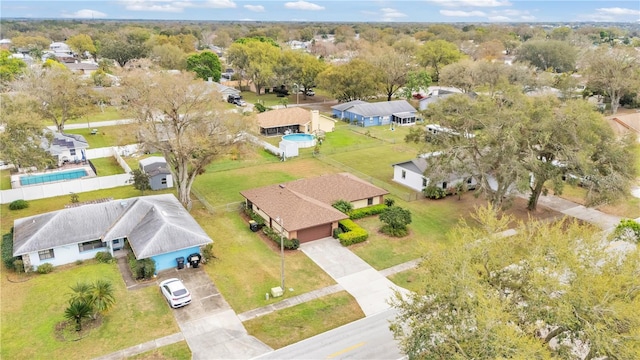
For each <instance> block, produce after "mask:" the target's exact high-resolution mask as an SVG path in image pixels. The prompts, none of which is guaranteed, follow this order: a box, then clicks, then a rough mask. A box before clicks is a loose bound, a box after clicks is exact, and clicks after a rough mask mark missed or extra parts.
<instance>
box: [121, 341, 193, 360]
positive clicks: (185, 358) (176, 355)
mask: <svg viewBox="0 0 640 360" xmlns="http://www.w3.org/2000/svg"><path fill="white" fill-rule="evenodd" d="M128 359H130V360H170V359H171V360H190V359H191V349H189V345H188V344H187V342H186V341H180V342H177V343H175V344H171V345H165V346H163V347H161V348H158V349H155V350H151V351H147V352H144V353H142V354H139V355H136V356H131V357H129V358H128Z"/></svg>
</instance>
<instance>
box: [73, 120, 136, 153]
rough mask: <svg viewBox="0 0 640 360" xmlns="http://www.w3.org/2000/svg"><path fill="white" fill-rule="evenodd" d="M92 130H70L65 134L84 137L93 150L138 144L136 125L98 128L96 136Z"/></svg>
mask: <svg viewBox="0 0 640 360" xmlns="http://www.w3.org/2000/svg"><path fill="white" fill-rule="evenodd" d="M91 130H92V128H83V129H69V130H65V132H66V133H69V134H78V135H82V136H84V138H85V139H86V140H87V142H88V143H89V147H90V148H92V149H97V148H103V147H110V146H124V145H130V144H135V143H137V140H136V131H135V130H136V125H135V124H122V125H115V126H105V127H101V128H98V133H97V134H95V135H91Z"/></svg>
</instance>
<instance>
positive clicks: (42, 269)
mask: <svg viewBox="0 0 640 360" xmlns="http://www.w3.org/2000/svg"><path fill="white" fill-rule="evenodd" d="M37 271H38V274H48V273H50V272H52V271H53V265H51V263H44V264H41V265H39V266H38V270H37Z"/></svg>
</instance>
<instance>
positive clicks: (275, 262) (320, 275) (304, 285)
mask: <svg viewBox="0 0 640 360" xmlns="http://www.w3.org/2000/svg"><path fill="white" fill-rule="evenodd" d="M196 204H197V205H195V206H194V210H193V211H192V214H193V215H194V217H195V219H196V220H197V221H198V223H199V224H200V225H201V226H202V227H203V228H204V230H205V231H206V232H207V234H209V236H211V238H212V239H213V241H214V243H213V250H214V254H215V256H216V259H214V260H213V261H212V262H209V263H207V264H206V265H205V266H204V268H205V270H206V272H207V274H209V276H210V277H211V279H213V282H214V283H215V284H216V286H217V287H218V289H220V292H221V293H222V294H223V295H224V298H225V300H227V302H229V305H231V307H232V308H233V309H234V310H235V311H236V312H237V313H241V312H245V311H248V310H252V309H256V308H259V307H262V306H265V305H268V304H272V303H275V302H278V301H281V300H282V299H283V298H275V299H274V298H271V297H270V298H269V300H266V296H265V294H266V293H268V292H269V291H270V289H271V288H272V287H276V286H280V251H279V249H278V247H277V246H269V243H266V242H265V240H262V239H261V238H260V237H259V236H258V234H257V233H254V232H251V231H250V230H249V226H248V223H247V221H246V220H245V219H243V218H241V217H240V215H239V213H238V212H225V211H220V212H217V213H216V214H214V215H213V216H212V215H210V214H209V213H207V212H206V210H204V209H203V208H202V205H199V203H196ZM268 241H271V240H268ZM273 244H275V243H273ZM333 284H334V281H333V280H332V279H331V278H330V277H329V275H327V274H326V273H324V272H323V271H322V269H320V268H319V267H318V266H317V265H316V264H315V263H314V262H313V261H311V260H310V259H309V258H308V257H306V256H305V255H304V253H302V252H301V251H295V250H294V251H286V252H285V286H286V288H287V291H285V294H284V298H287V297H291V296H296V295H300V294H303V293H305V292H308V291H312V290H316V289H319V288H322V287H325V286H329V285H333ZM289 289H293V291H289Z"/></svg>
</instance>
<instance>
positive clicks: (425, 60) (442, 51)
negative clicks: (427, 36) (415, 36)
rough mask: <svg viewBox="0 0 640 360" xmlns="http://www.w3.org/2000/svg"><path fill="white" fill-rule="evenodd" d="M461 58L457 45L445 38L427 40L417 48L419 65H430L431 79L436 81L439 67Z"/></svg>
mask: <svg viewBox="0 0 640 360" xmlns="http://www.w3.org/2000/svg"><path fill="white" fill-rule="evenodd" d="M461 58H462V53H461V52H460V50H458V47H457V46H456V45H455V44H453V43H450V42H448V41H445V40H432V41H427V42H425V43H424V45H422V46H421V47H420V48H418V61H419V62H420V65H422V66H427V67H430V68H431V69H432V70H433V80H434V81H438V79H439V76H440V69H441V68H442V67H443V66H445V65H449V64H451V63H454V62H456V61H458V60H460V59H461Z"/></svg>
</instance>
